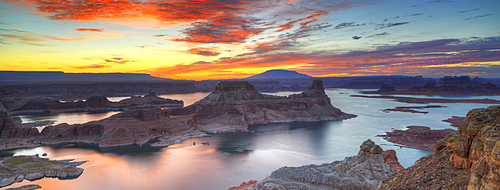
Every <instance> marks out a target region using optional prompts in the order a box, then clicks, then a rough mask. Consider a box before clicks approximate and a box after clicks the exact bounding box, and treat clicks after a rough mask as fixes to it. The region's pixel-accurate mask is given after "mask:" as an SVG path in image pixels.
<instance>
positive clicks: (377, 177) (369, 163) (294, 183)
mask: <svg viewBox="0 0 500 190" xmlns="http://www.w3.org/2000/svg"><path fill="white" fill-rule="evenodd" d="M383 154H384V151H383V150H382V148H380V146H379V145H376V144H375V143H374V142H373V141H372V140H370V139H368V140H366V141H365V142H363V144H361V146H360V150H359V152H358V155H357V156H353V157H347V158H345V159H344V160H342V161H335V162H332V163H327V164H321V165H306V166H301V167H283V168H280V169H278V170H276V171H273V172H272V173H271V175H270V176H268V177H266V178H265V179H264V180H262V181H260V182H257V183H253V184H252V185H250V187H248V188H247V189H248V190H263V189H279V190H281V189H283V190H284V189H309V190H316V189H317V190H319V189H376V188H377V186H378V184H379V182H380V181H382V180H384V179H386V178H387V177H388V176H389V175H390V174H392V173H395V172H396V171H397V170H399V169H403V167H402V166H401V165H399V162H397V157H396V155H395V151H390V152H386V154H385V155H383ZM388 162H390V163H391V164H388ZM391 166H392V167H391ZM242 185H248V183H244V184H242Z"/></svg>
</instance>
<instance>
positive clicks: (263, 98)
mask: <svg viewBox="0 0 500 190" xmlns="http://www.w3.org/2000/svg"><path fill="white" fill-rule="evenodd" d="M167 113H169V114H170V115H177V114H182V113H185V114H189V113H195V114H194V116H193V119H194V121H195V124H196V127H197V128H198V129H200V130H203V131H206V132H211V133H218V132H233V131H247V130H248V126H249V125H255V124H264V123H272V122H293V121H324V120H343V119H348V118H353V117H355V115H352V114H346V113H344V112H342V111H340V110H339V109H338V108H335V107H333V106H332V105H331V103H330V98H329V97H328V96H327V95H326V94H325V91H324V87H323V82H322V81H321V80H315V81H313V84H312V86H311V87H310V88H309V89H308V90H306V91H304V92H302V93H300V94H292V95H290V96H288V97H285V96H271V95H265V94H261V93H259V92H258V91H257V89H256V88H255V87H254V86H253V85H251V84H249V83H248V82H245V81H224V82H220V83H219V85H217V87H216V88H215V91H214V92H213V93H211V94H210V95H208V96H207V97H205V98H204V99H202V100H200V101H198V102H196V103H195V104H193V105H192V106H189V107H187V108H180V109H171V110H167Z"/></svg>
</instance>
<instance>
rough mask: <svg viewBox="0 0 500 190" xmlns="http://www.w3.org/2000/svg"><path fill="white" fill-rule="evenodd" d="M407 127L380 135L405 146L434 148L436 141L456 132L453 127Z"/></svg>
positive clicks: (424, 148)
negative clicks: (435, 128)
mask: <svg viewBox="0 0 500 190" xmlns="http://www.w3.org/2000/svg"><path fill="white" fill-rule="evenodd" d="M406 128H407V130H393V131H392V132H386V134H387V135H378V136H382V137H385V139H386V140H387V141H389V142H393V143H397V144H401V145H403V146H405V147H409V148H416V149H423V150H433V147H434V144H436V142H438V141H439V140H441V139H444V138H445V137H446V136H447V135H449V134H451V133H453V132H455V130H453V129H439V130H431V128H429V127H426V126H407V127H406Z"/></svg>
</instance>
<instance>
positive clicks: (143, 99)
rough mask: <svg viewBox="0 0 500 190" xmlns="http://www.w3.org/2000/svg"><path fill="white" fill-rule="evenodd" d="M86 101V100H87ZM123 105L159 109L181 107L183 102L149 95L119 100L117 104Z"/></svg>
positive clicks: (153, 94) (152, 94)
mask: <svg viewBox="0 0 500 190" xmlns="http://www.w3.org/2000/svg"><path fill="white" fill-rule="evenodd" d="M87 101H88V100H87ZM119 103H120V104H123V105H128V106H139V105H146V104H151V105H157V106H160V107H182V106H184V102H183V101H182V100H172V99H166V98H161V97H158V96H157V95H156V94H155V93H153V92H152V93H149V94H148V95H145V96H132V97H131V98H128V99H124V100H121V101H120V102H119Z"/></svg>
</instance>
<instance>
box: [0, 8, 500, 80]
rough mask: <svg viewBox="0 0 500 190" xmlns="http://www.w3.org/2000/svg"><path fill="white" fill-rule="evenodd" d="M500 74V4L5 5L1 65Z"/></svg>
mask: <svg viewBox="0 0 500 190" xmlns="http://www.w3.org/2000/svg"><path fill="white" fill-rule="evenodd" d="M270 69H288V70H294V71H298V72H301V73H304V74H308V75H311V76H315V77H327V76H367V75H368V76H369V75H377V76H380V75H409V76H416V75H423V76H425V77H441V76H444V75H469V76H479V77H500V1H499V0H427V1H421V0H267V1H263V0H262V1H261V0H195V1H188V0H164V1H156V0H87V1H84V0H3V1H0V70H11V71H63V72H71V73H110V72H124V73H148V74H151V75H153V76H157V77H164V78H171V79H187V80H205V79H232V78H243V77H248V76H250V75H254V74H258V73H262V72H264V71H266V70H270Z"/></svg>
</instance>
